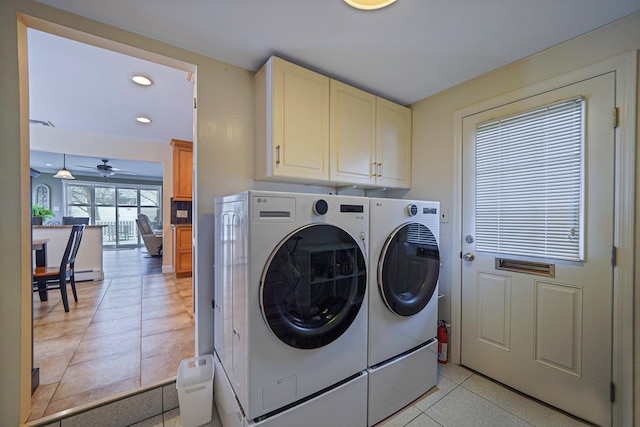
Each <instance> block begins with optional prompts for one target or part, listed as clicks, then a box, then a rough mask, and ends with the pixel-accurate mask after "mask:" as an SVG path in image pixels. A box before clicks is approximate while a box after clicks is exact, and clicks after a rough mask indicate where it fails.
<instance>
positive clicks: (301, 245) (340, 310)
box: [260, 224, 367, 349]
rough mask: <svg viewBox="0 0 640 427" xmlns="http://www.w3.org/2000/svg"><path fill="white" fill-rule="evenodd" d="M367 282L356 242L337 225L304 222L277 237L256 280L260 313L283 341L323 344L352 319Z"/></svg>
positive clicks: (312, 345)
mask: <svg viewBox="0 0 640 427" xmlns="http://www.w3.org/2000/svg"><path fill="white" fill-rule="evenodd" d="M366 284H367V274H366V265H365V259H364V256H363V254H362V251H361V250H360V247H359V246H358V244H357V242H356V241H355V240H354V239H353V238H352V237H351V236H350V235H349V234H348V233H347V232H346V231H344V230H342V229H341V228H338V227H335V226H332V225H327V224H313V225H308V226H305V227H303V228H300V229H298V230H297V231H295V232H294V233H291V234H290V235H289V236H287V237H286V238H285V239H284V240H282V241H281V242H280V244H279V245H278V246H277V247H276V248H275V250H274V251H273V253H272V254H271V256H270V257H269V259H268V261H267V264H266V265H265V268H264V270H263V273H262V278H261V281H260V307H261V310H262V315H263V317H264V320H265V322H266V323H267V325H268V327H269V329H271V331H272V332H273V333H274V334H275V336H276V337H278V338H279V339H280V340H281V341H283V342H284V343H286V344H288V345H290V346H292V347H296V348H301V349H312V348H318V347H322V346H324V345H327V344H329V343H330V342H332V341H334V340H336V339H337V338H338V337H339V336H340V335H342V334H343V333H344V332H345V331H346V330H347V329H348V328H349V326H350V325H351V323H352V322H353V321H354V319H355V318H356V315H357V314H358V311H359V310H360V307H361V306H362V301H363V298H364V294H365V290H366Z"/></svg>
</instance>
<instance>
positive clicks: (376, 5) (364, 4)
mask: <svg viewBox="0 0 640 427" xmlns="http://www.w3.org/2000/svg"><path fill="white" fill-rule="evenodd" d="M395 1H396V0H344V2H345V3H346V4H348V5H349V6H351V7H355V8H356V9H361V10H376V9H382V8H383V7H387V6H389V5H390V4H392V3H395Z"/></svg>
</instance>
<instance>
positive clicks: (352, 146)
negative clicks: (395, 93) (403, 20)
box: [255, 57, 411, 188]
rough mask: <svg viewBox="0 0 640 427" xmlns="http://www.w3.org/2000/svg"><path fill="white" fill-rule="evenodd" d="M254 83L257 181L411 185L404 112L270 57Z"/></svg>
mask: <svg viewBox="0 0 640 427" xmlns="http://www.w3.org/2000/svg"><path fill="white" fill-rule="evenodd" d="M255 81H256V153H255V161H256V163H255V169H256V179H257V180H272V181H285V182H300V183H317V184H321V185H327V184H330V185H353V184H355V185H361V186H363V187H368V188H372V187H389V188H409V187H410V186H411V110H410V109H408V108H406V107H403V106H401V105H398V104H395V103H393V102H390V101H387V100H385V99H383V98H380V97H377V96H375V95H373V94H371V93H368V92H365V91H363V90H360V89H357V88H355V87H353V86H350V85H347V84H344V83H342V82H339V81H337V80H333V79H329V78H328V77H326V76H323V75H321V74H318V73H315V72H313V71H310V70H307V69H305V68H303V67H300V66H298V65H295V64H291V63H289V62H287V61H284V60H283V59H280V58H277V57H271V58H270V59H269V61H268V62H267V63H266V64H265V65H264V66H263V67H262V68H261V69H260V71H258V73H257V74H256V78H255Z"/></svg>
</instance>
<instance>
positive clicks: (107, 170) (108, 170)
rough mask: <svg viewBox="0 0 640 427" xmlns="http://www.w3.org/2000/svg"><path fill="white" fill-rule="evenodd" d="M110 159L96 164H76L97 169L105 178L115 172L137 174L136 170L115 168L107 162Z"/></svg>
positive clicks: (80, 166)
mask: <svg viewBox="0 0 640 427" xmlns="http://www.w3.org/2000/svg"><path fill="white" fill-rule="evenodd" d="M108 161H109V160H108V159H102V164H98V165H95V166H83V165H76V166H77V167H79V168H85V169H95V171H96V172H98V175H100V176H101V177H103V178H108V177H110V176H113V175H115V174H120V175H136V173H135V172H129V171H123V170H122V169H119V168H115V167H113V166H111V165H109V164H107V162H108Z"/></svg>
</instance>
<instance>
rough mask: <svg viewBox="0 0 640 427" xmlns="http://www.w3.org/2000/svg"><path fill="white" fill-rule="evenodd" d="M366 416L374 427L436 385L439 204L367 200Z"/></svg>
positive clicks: (378, 199)
mask: <svg viewBox="0 0 640 427" xmlns="http://www.w3.org/2000/svg"><path fill="white" fill-rule="evenodd" d="M369 209H370V217H369V218H370V232H369V237H370V252H369V287H370V289H369V332H368V334H369V345H368V350H369V351H368V366H369V370H368V372H369V410H368V412H369V414H368V418H369V419H368V424H369V425H373V424H376V423H377V422H379V421H381V420H383V419H384V418H386V417H388V416H389V415H391V414H393V413H394V412H396V411H398V410H399V409H401V408H403V407H404V406H406V405H407V404H409V403H410V402H412V401H413V400H415V399H416V398H417V397H419V396H420V395H422V394H424V393H425V392H426V391H428V390H429V389H430V388H432V387H433V386H435V385H436V383H437V370H438V362H437V341H436V334H437V321H438V277H439V275H440V251H439V238H440V236H439V233H440V204H439V202H428V201H414V200H399V199H382V198H371V199H369Z"/></svg>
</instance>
